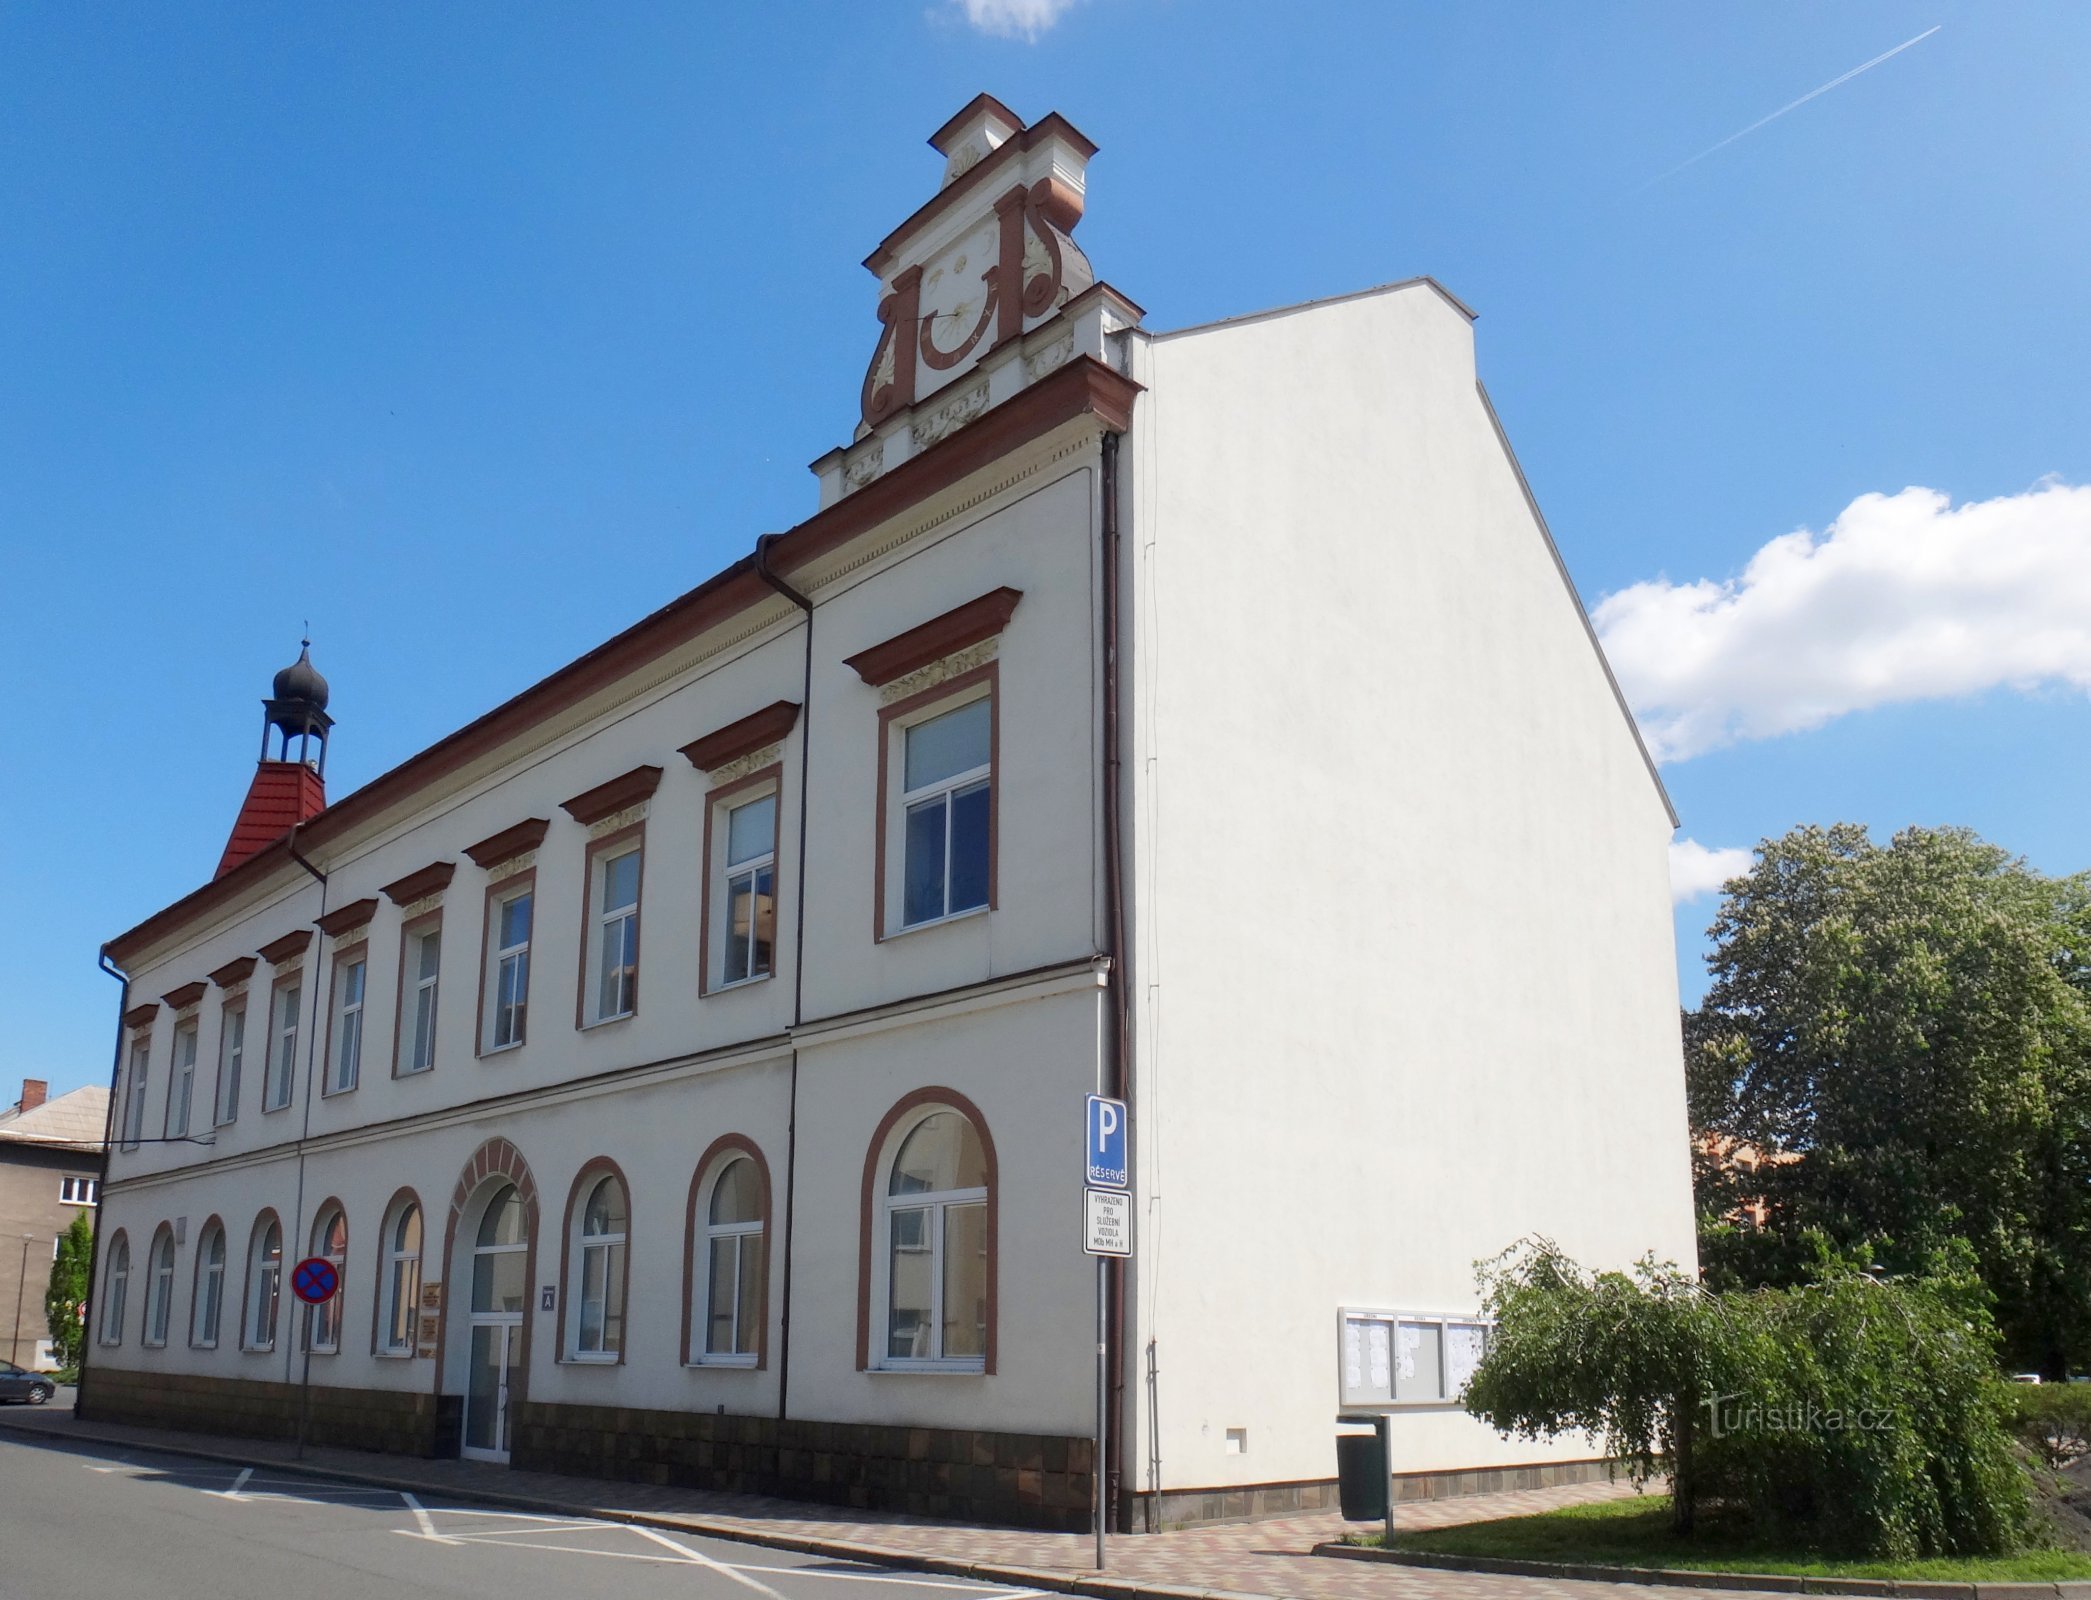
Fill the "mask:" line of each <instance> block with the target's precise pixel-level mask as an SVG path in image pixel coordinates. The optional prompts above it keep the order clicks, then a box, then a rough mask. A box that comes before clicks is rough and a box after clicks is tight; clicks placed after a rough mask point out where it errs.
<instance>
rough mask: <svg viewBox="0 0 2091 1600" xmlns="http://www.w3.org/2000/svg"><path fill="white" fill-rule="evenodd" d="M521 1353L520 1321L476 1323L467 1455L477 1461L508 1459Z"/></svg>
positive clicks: (468, 1376)
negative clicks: (511, 1401)
mask: <svg viewBox="0 0 2091 1600" xmlns="http://www.w3.org/2000/svg"><path fill="white" fill-rule="evenodd" d="M522 1349H523V1329H522V1324H521V1323H520V1322H519V1321H516V1320H513V1319H509V1318H502V1319H499V1320H494V1319H484V1320H482V1319H480V1318H476V1317H475V1318H474V1319H473V1322H472V1350H471V1355H470V1358H469V1360H468V1362H467V1365H466V1369H465V1439H464V1453H465V1454H466V1455H468V1456H471V1457H473V1458H474V1459H476V1460H480V1461H506V1460H507V1459H508V1395H509V1390H510V1388H511V1386H512V1385H513V1384H514V1381H515V1376H516V1367H517V1365H518V1364H519V1362H520V1360H521V1357H522Z"/></svg>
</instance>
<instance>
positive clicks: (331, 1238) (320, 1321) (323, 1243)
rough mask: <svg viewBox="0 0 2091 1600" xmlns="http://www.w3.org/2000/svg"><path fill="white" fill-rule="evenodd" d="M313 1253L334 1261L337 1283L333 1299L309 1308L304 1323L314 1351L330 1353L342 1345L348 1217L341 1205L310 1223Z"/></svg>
mask: <svg viewBox="0 0 2091 1600" xmlns="http://www.w3.org/2000/svg"><path fill="white" fill-rule="evenodd" d="M312 1253H313V1254H314V1255H316V1256H324V1257H326V1258H327V1260H329V1261H331V1262H333V1263H334V1281H335V1283H336V1284H337V1285H339V1286H340V1287H338V1288H336V1289H335V1291H334V1294H333V1296H332V1298H330V1299H327V1300H322V1301H321V1302H320V1303H319V1304H318V1305H316V1306H314V1307H313V1308H312V1311H311V1314H310V1315H311V1320H310V1321H309V1322H308V1323H307V1324H306V1328H307V1331H308V1336H309V1338H310V1339H311V1343H312V1350H313V1353H314V1354H315V1355H322V1356H331V1355H333V1354H334V1353H335V1352H336V1351H338V1350H339V1349H340V1348H341V1296H342V1291H343V1289H345V1288H346V1287H347V1285H348V1218H347V1217H345V1216H344V1215H342V1211H341V1207H339V1206H329V1207H327V1209H326V1210H324V1211H322V1212H321V1213H320V1214H319V1220H318V1221H317V1222H315V1223H314V1224H313V1225H312Z"/></svg>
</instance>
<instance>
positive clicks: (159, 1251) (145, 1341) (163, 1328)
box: [138, 1226, 174, 1350]
mask: <svg viewBox="0 0 2091 1600" xmlns="http://www.w3.org/2000/svg"><path fill="white" fill-rule="evenodd" d="M163 1246H164V1247H165V1248H164V1250H163V1248H162V1247H163ZM173 1321H174V1230H173V1229H172V1228H169V1227H165V1226H163V1227H161V1229H160V1230H159V1231H158V1232H157V1233H155V1234H154V1235H153V1239H152V1244H151V1245H150V1246H149V1247H147V1249H146V1252H145V1326H144V1327H143V1328H141V1329H140V1330H139V1334H138V1342H139V1343H140V1344H142V1345H143V1346H145V1347H146V1348H147V1349H148V1350H163V1349H165V1348H166V1346H167V1333H168V1329H169V1327H170V1325H171V1324H172V1323H173Z"/></svg>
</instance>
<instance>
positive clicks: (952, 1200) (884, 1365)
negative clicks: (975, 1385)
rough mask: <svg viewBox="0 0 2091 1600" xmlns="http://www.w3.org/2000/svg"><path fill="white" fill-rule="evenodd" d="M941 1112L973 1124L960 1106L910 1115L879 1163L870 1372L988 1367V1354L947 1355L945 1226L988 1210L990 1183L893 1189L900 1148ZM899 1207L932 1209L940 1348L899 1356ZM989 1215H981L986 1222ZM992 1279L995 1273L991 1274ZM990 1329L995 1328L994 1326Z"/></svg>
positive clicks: (933, 1322)
mask: <svg viewBox="0 0 2091 1600" xmlns="http://www.w3.org/2000/svg"><path fill="white" fill-rule="evenodd" d="M939 1111H947V1112H949V1113H950V1114H951V1115H953V1116H955V1117H962V1118H964V1119H965V1120H966V1121H967V1122H969V1123H971V1122H973V1119H972V1118H971V1117H968V1116H966V1114H965V1113H964V1112H963V1111H960V1110H959V1109H958V1108H957V1107H956V1106H926V1107H924V1108H923V1109H922V1110H921V1111H920V1113H919V1114H917V1115H915V1116H912V1117H909V1118H908V1119H907V1121H906V1122H905V1123H904V1124H903V1125H902V1126H901V1127H900V1128H898V1129H896V1130H895V1132H894V1134H893V1136H892V1137H891V1139H890V1140H889V1142H888V1145H887V1148H886V1152H885V1157H884V1159H883V1160H882V1161H881V1162H880V1163H879V1185H878V1189H879V1216H878V1245H879V1249H878V1259H877V1262H876V1264H875V1276H876V1278H877V1280H878V1281H877V1282H876V1283H875V1284H873V1285H872V1287H873V1289H874V1290H875V1291H876V1292H877V1294H878V1299H877V1301H876V1302H875V1304H874V1311H873V1316H872V1327H873V1329H874V1330H875V1333H876V1343H875V1345H874V1347H873V1349H872V1350H871V1351H870V1352H868V1353H869V1354H870V1356H871V1367H872V1370H874V1371H878V1372H955V1373H980V1372H985V1371H986V1370H987V1353H986V1352H985V1351H982V1352H981V1353H980V1354H979V1355H977V1356H946V1355H944V1354H943V1353H942V1352H943V1344H944V1243H945V1237H946V1235H947V1234H948V1232H949V1229H948V1227H947V1226H946V1220H947V1217H948V1214H949V1213H950V1212H951V1211H953V1210H955V1209H958V1208H960V1207H963V1206H969V1205H978V1206H980V1207H982V1208H983V1211H984V1210H985V1208H986V1206H987V1204H988V1187H987V1186H986V1185H982V1186H981V1187H979V1188H972V1189H930V1190H924V1191H922V1192H921V1193H918V1194H905V1195H896V1194H894V1193H893V1192H892V1191H893V1167H894V1163H896V1162H897V1161H899V1159H900V1152H901V1150H902V1148H903V1147H904V1146H905V1145H906V1144H907V1142H908V1140H909V1139H910V1138H911V1137H913V1135H914V1133H915V1130H916V1129H918V1128H920V1127H921V1126H922V1124H923V1123H925V1122H927V1121H928V1120H929V1119H930V1118H931V1117H932V1116H934V1115H936V1113H937V1112H939ZM973 1135H974V1137H975V1138H977V1139H979V1140H980V1141H981V1143H982V1147H983V1149H984V1148H985V1145H986V1137H985V1135H983V1134H982V1133H981V1131H980V1127H979V1124H977V1123H974V1124H973ZM896 1211H927V1212H929V1219H928V1224H927V1226H928V1228H929V1252H930V1301H929V1328H930V1336H931V1338H932V1339H933V1340H934V1342H935V1346H936V1352H935V1353H933V1354H931V1355H926V1356H896V1355H893V1354H892V1353H891V1351H892V1349H893V1213H894V1212H896ZM984 1220H985V1218H984V1217H983V1221H984ZM989 1281H990V1283H992V1281H993V1280H992V1276H991V1277H990V1280H989ZM990 1331H992V1330H990Z"/></svg>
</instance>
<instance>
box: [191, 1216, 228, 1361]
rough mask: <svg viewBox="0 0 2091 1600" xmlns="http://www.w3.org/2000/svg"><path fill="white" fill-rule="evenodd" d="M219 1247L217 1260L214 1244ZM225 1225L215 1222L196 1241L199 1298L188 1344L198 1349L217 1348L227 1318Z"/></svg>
mask: <svg viewBox="0 0 2091 1600" xmlns="http://www.w3.org/2000/svg"><path fill="white" fill-rule="evenodd" d="M213 1244H215V1245H216V1246H217V1247H218V1254H217V1258H216V1259H215V1260H213V1259H212V1257H211V1246H212V1245H213ZM225 1253H226V1251H225V1225H224V1224H223V1223H212V1224H211V1225H210V1226H209V1227H208V1228H205V1229H204V1230H203V1237H202V1238H201V1239H199V1240H197V1241H196V1299H195V1303H194V1304H192V1305H191V1306H190V1307H189V1344H190V1345H191V1346H192V1347H193V1348H195V1349H198V1350H215V1349H217V1348H218V1334H219V1331H220V1329H221V1328H222V1327H223V1325H224V1321H225Z"/></svg>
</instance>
